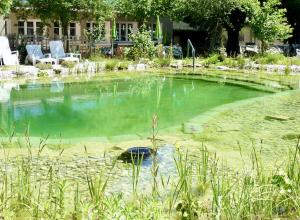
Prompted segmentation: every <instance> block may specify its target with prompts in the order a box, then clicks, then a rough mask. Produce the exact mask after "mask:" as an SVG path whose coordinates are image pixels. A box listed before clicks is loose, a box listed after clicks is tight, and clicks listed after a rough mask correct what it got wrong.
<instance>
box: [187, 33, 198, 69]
mask: <svg viewBox="0 0 300 220" xmlns="http://www.w3.org/2000/svg"><path fill="white" fill-rule="evenodd" d="M190 49H191V52H192V57H193V72H195V68H196V66H195V65H196V64H195V60H196V50H195V47H194V46H193V44H192V41H191V40H190V39H188V40H187V56H186V57H189V55H190Z"/></svg>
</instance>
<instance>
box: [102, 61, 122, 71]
mask: <svg viewBox="0 0 300 220" xmlns="http://www.w3.org/2000/svg"><path fill="white" fill-rule="evenodd" d="M118 64H119V62H118V61H116V60H110V61H108V62H106V64H105V69H106V70H109V71H113V70H115V69H117V67H118Z"/></svg>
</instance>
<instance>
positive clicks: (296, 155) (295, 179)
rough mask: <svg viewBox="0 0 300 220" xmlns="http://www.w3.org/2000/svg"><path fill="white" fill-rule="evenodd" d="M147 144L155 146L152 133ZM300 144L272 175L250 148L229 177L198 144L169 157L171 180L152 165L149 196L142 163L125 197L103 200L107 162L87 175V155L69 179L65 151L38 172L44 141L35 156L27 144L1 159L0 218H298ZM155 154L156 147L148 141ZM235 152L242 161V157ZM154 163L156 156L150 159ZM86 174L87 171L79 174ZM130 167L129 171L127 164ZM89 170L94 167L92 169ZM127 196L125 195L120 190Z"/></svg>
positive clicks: (109, 171) (108, 182)
mask: <svg viewBox="0 0 300 220" xmlns="http://www.w3.org/2000/svg"><path fill="white" fill-rule="evenodd" d="M153 134H154V136H153V137H152V139H151V140H155V132H154V133H153ZM299 140H300V137H299V138H298V143H297V145H296V146H295V147H293V148H291V149H290V151H289V153H288V154H287V155H286V157H285V156H284V157H283V158H284V159H283V160H282V163H280V165H278V166H275V167H274V166H273V167H272V168H270V167H269V166H268V164H267V163H266V162H265V161H264V160H263V159H262V158H263V157H262V155H261V151H260V150H259V149H258V148H257V147H256V146H252V147H251V151H249V152H250V153H249V155H248V156H249V157H250V160H251V163H250V165H249V166H248V165H245V166H244V167H242V168H241V169H239V170H238V171H237V170H234V169H232V167H231V166H228V165H227V163H226V161H225V160H220V159H219V158H218V157H217V156H216V154H215V153H211V152H209V151H208V150H207V149H206V147H205V146H204V145H202V147H201V146H199V148H198V150H197V151H196V152H193V153H189V152H186V148H182V149H180V148H179V149H177V150H176V153H175V154H174V164H175V167H176V173H175V174H174V175H173V174H170V176H162V175H161V176H160V175H159V173H160V172H159V171H160V169H164V167H159V164H157V163H156V162H155V163H153V165H152V168H151V174H152V180H151V183H150V184H151V186H152V187H151V188H152V190H151V191H150V192H149V193H145V192H144V191H143V192H141V191H140V190H141V188H140V187H141V186H142V185H143V184H146V183H140V182H139V180H140V178H141V177H142V175H145V173H143V172H142V170H143V168H142V167H141V164H140V163H139V162H137V164H136V165H134V164H132V166H131V170H129V172H128V174H129V175H128V179H131V182H132V184H131V186H130V188H131V189H130V192H131V193H130V196H129V197H128V196H125V194H124V193H123V192H114V193H108V189H109V188H111V187H112V188H113V187H114V186H113V184H114V182H113V181H112V176H114V175H115V174H114V169H116V166H117V165H118V163H119V162H117V161H115V160H111V161H110V162H108V164H106V165H103V166H102V167H100V168H99V167H97V169H99V171H98V172H96V173H93V172H92V168H89V166H88V165H87V164H89V163H90V158H89V157H88V152H87V150H86V149H85V155H86V156H85V157H83V160H84V161H85V162H84V163H82V166H83V169H85V168H86V169H85V174H84V177H83V178H82V180H81V181H79V180H78V179H80V176H76V174H74V176H72V178H70V177H69V176H68V175H67V174H66V173H64V168H62V167H63V166H62V158H61V157H62V154H63V153H64V152H63V150H59V151H57V156H55V157H53V158H50V160H48V162H47V166H43V165H42V161H44V160H45V157H47V155H44V154H43V151H44V149H45V148H47V144H46V140H42V141H41V142H40V143H39V144H38V146H36V150H33V148H32V147H33V146H32V144H31V143H30V141H29V139H28V141H27V143H26V144H25V145H20V147H23V148H26V149H27V152H28V153H27V155H26V156H24V155H23V156H18V157H11V156H10V155H8V152H9V151H8V149H7V148H5V147H7V143H2V144H1V146H2V152H3V154H4V155H5V156H4V159H3V160H1V168H2V169H1V173H0V175H1V178H0V217H1V218H4V219H24V218H30V219H40V218H45V219H273V218H277V217H278V218H295V219H296V218H299V216H300V199H299V196H298V195H299V193H300V185H299V183H300V143H299ZM152 143H153V147H154V149H156V147H157V143H156V141H153V142H152ZM243 156H244V155H242V152H241V157H243ZM153 160H154V161H156V160H155V156H154V158H153ZM84 167H85V168H84ZM129 167H130V165H129ZM94 168H95V167H94ZM124 190H127V189H124Z"/></svg>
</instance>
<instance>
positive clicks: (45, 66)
mask: <svg viewBox="0 0 300 220" xmlns="http://www.w3.org/2000/svg"><path fill="white" fill-rule="evenodd" d="M35 67H36V68H38V69H40V70H49V69H52V65H51V64H50V63H38V64H36V65H35Z"/></svg>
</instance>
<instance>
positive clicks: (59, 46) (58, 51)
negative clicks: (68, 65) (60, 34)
mask: <svg viewBox="0 0 300 220" xmlns="http://www.w3.org/2000/svg"><path fill="white" fill-rule="evenodd" d="M49 45H50V51H51V56H52V57H53V58H55V59H58V60H59V61H71V62H76V63H79V60H80V59H81V54H75V53H65V50H64V45H63V42H62V41H60V40H58V41H50V43H49Z"/></svg>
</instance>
